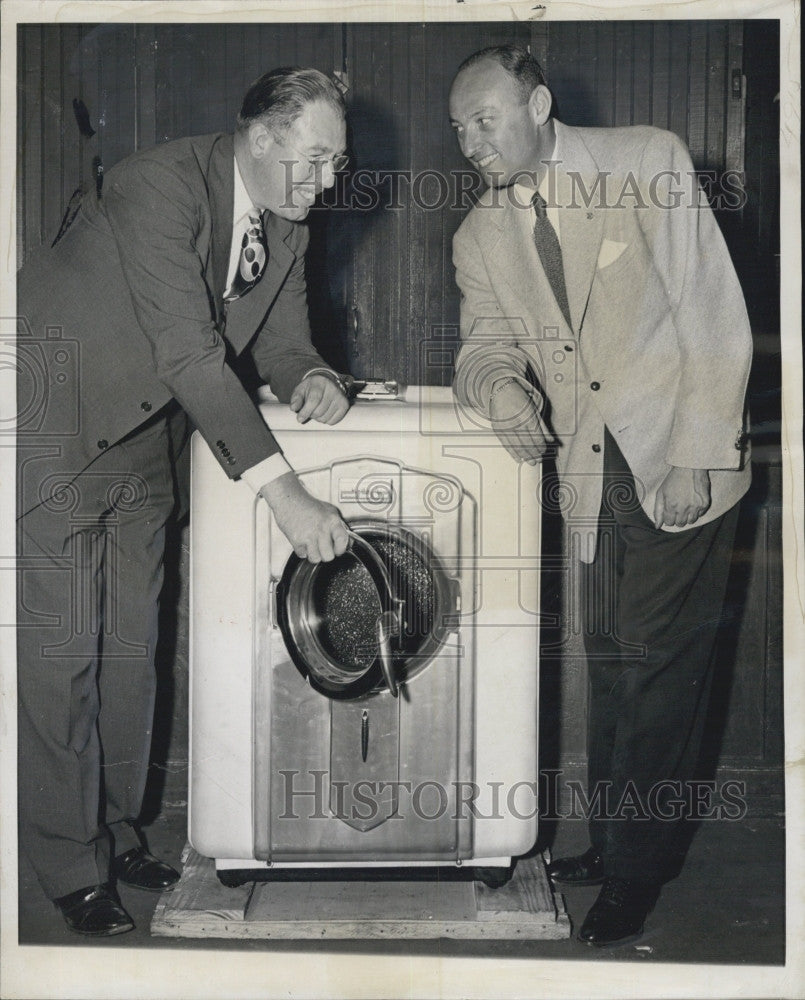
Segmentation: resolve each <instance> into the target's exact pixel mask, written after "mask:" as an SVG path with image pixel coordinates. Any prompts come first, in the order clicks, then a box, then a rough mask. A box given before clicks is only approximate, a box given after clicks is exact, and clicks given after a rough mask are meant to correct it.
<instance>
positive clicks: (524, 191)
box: [514, 132, 561, 205]
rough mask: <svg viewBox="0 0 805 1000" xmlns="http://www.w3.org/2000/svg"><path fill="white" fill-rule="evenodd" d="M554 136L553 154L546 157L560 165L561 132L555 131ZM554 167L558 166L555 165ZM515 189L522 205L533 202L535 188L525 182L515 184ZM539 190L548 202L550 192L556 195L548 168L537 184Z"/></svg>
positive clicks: (518, 200) (518, 201)
mask: <svg viewBox="0 0 805 1000" xmlns="http://www.w3.org/2000/svg"><path fill="white" fill-rule="evenodd" d="M554 136H555V138H554V143H553V151H552V152H551V155H550V156H546V157H545V159H546V160H551V161H555V162H556V163H557V165H560V163H561V161H560V159H559V134H558V133H557V132H554ZM552 169H556V168H555V167H554V168H552ZM514 190H515V194H516V197H517V203H518V204H520V205H530V204H531V199H532V197H533V196H534V189H533V188H530V187H526V185H525V184H515V185H514ZM537 191H539V193H540V194H541V195H542V197H543V198H544V199H545V201H546V202H547V201H548V200H549V199H548V195H549V194H553V197H556V195H555V192H551V190H550V188H549V185H548V170H546V171H545V173H544V174H543V175H542V179H541V180H540V182H539V184H538V186H537Z"/></svg>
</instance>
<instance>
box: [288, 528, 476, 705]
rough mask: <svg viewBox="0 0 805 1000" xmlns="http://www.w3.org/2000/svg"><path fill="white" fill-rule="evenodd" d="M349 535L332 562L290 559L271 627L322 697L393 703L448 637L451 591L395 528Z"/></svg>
mask: <svg viewBox="0 0 805 1000" xmlns="http://www.w3.org/2000/svg"><path fill="white" fill-rule="evenodd" d="M349 526H350V533H351V535H352V539H351V545H350V548H349V549H348V550H347V552H345V553H344V555H342V556H340V557H338V558H336V559H334V560H332V561H331V562H328V563H317V564H315V565H314V564H312V563H309V562H307V560H303V559H299V558H298V557H297V556H296V555H292V556H291V557H290V558H289V560H288V562H287V564H286V566H285V569H284V572H283V575H282V578H281V580H280V583H279V585H278V588H277V619H278V624H279V626H280V629H281V630H282V634H283V638H284V640H285V644H286V648H287V649H288V652H289V653H290V656H291V659H292V660H293V662H294V664H295V665H296V667H297V669H298V670H299V671H300V672H301V673H302V674H303V676H305V677H306V678H307V679H308V681H309V682H310V684H311V685H312V686H313V687H314V688H316V689H317V690H318V691H320V692H321V693H322V694H324V695H327V696H328V697H331V698H357V697H360V696H362V695H364V694H367V693H368V692H371V691H374V690H378V691H379V690H381V689H384V688H386V689H388V690H389V691H390V692H391V693H392V694H393V695H395V696H396V694H397V686H398V684H400V683H404V682H406V681H407V680H410V679H411V678H412V677H413V676H415V674H417V673H418V672H419V671H421V670H423V669H424V668H425V667H426V666H427V665H428V663H429V662H430V661H431V660H432V659H433V656H434V654H435V653H436V652H437V651H438V649H439V648H440V646H441V645H442V643H443V642H444V640H445V637H446V635H447V634H448V632H449V631H450V625H451V618H450V610H451V609H455V607H456V589H457V582H456V581H455V580H453V579H451V578H449V577H448V576H447V574H446V573H445V572H444V570H443V569H442V568H441V566H440V565H439V561H438V559H437V557H436V556H435V554H434V553H433V551H432V549H431V548H430V547H429V546H428V545H427V543H426V542H425V540H424V539H423V538H421V537H420V536H418V535H415V534H414V533H413V532H411V531H409V530H408V529H406V528H404V527H402V526H401V525H398V524H393V523H388V522H385V521H375V520H371V519H366V520H361V521H352V522H351V523H350V525H349ZM453 625H454V622H453Z"/></svg>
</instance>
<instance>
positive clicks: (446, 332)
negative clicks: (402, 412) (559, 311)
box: [420, 316, 579, 438]
mask: <svg viewBox="0 0 805 1000" xmlns="http://www.w3.org/2000/svg"><path fill="white" fill-rule="evenodd" d="M431 332H432V334H435V335H432V336H431V337H430V338H428V339H426V340H423V341H422V342H421V343H420V371H421V372H422V373H423V378H424V379H425V380H426V381H428V382H429V383H431V384H439V383H441V384H445V383H449V382H451V381H452V384H453V387H454V395H455V404H454V405H455V414H456V419H457V422H458V426H459V427H460V428H461V430H462V431H466V432H470V433H474V434H479V433H480V434H485V435H489V434H492V433H493V432H492V430H491V428H490V424H489V418H488V412H489V399H490V388H491V387H492V386H493V385H494V384H495V380H497V379H502V378H505V377H513V378H515V379H516V380H517V381H518V382H520V384H521V385H522V384H528V385H530V387H531V391H530V395H531V396H532V397H533V398H535V400H537V401H538V405H539V407H540V409H542V410H543V415H544V416H545V417H546V418H547V422H548V424H549V426H550V430H551V432H552V433H553V434H554V435H555V436H556V437H559V438H567V437H569V436H573V435H575V434H576V433H577V430H578V423H579V404H578V380H579V376H578V349H577V345H576V343H575V341H574V340H573V339H572V338H571V337H564V336H562V332H561V330H560V328H559V327H556V326H543V327H540V328H539V329H538V330H537V331H536V332H532V331H531V330H530V328H529V325H528V324H527V323H526V321H525V320H524V319H523V318H522V317H517V316H489V317H481V316H479V317H476V319H475V320H474V321H473V324H472V327H471V328H470V330H469V331H468V332H467V334H466V336H465V337H464V338H463V339H461V338H460V337H459V335H458V330H457V328H455V327H450V328H443V327H434V328H432V331H431Z"/></svg>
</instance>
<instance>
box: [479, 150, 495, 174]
mask: <svg viewBox="0 0 805 1000" xmlns="http://www.w3.org/2000/svg"><path fill="white" fill-rule="evenodd" d="M497 158H498V154H497V153H490V154H489V155H488V156H485V157H484V158H483V159H481V160H476V161H475V166H476V167H478V169H479V170H486V168H487V167H488V166H489V165H490V164H491V163H493V162H494V161H495V160H496V159H497Z"/></svg>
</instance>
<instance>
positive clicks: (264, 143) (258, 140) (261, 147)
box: [249, 122, 274, 160]
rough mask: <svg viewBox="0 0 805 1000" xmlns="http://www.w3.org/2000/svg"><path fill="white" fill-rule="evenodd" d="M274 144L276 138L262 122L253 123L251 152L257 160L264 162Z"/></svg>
mask: <svg viewBox="0 0 805 1000" xmlns="http://www.w3.org/2000/svg"><path fill="white" fill-rule="evenodd" d="M273 144H274V138H273V136H272V135H271V133H270V132H269V131H268V129H267V128H266V127H265V125H263V123H262V122H252V124H251V125H250V126H249V152H250V153H251V154H252V156H253V157H254V158H255V159H256V160H262V158H263V157H264V156H265V155H266V152H267V151H268V150H269V149H270V148H271V146H272V145H273Z"/></svg>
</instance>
